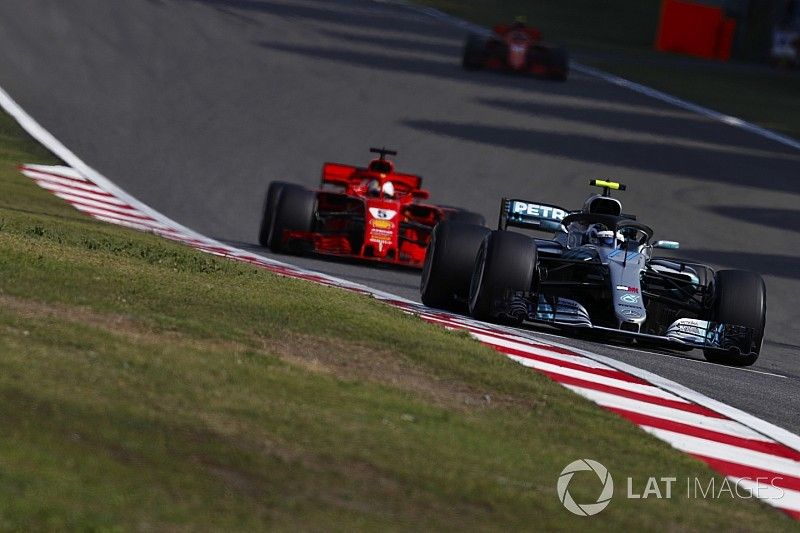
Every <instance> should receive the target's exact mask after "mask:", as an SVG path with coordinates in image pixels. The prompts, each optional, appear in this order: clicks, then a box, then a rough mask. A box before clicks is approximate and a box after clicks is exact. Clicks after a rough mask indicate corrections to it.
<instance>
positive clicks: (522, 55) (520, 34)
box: [487, 24, 544, 74]
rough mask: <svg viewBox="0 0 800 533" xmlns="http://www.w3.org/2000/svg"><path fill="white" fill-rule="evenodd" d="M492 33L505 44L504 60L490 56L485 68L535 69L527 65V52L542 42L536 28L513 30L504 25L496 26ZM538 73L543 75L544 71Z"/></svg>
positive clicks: (540, 33)
mask: <svg viewBox="0 0 800 533" xmlns="http://www.w3.org/2000/svg"><path fill="white" fill-rule="evenodd" d="M494 32H495V34H496V35H497V36H498V37H500V38H502V40H503V41H504V42H505V45H506V54H505V58H503V57H500V56H497V55H495V56H490V57H489V60H488V61H487V67H490V68H504V67H508V68H510V69H511V70H517V71H523V70H529V69H530V68H535V67H536V65H530V66H529V65H528V51H529V50H530V49H531V47H532V46H534V45H536V44H537V43H539V42H540V41H541V40H542V32H540V31H539V30H538V29H537V28H530V27H524V28H513V27H511V26H507V25H505V24H498V25H496V26H495V27H494ZM540 73H541V74H543V73H544V71H542V72H540Z"/></svg>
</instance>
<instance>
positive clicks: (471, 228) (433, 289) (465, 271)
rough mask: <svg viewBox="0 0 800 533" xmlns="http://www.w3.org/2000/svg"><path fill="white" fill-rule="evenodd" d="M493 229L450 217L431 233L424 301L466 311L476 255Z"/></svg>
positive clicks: (423, 279)
mask: <svg viewBox="0 0 800 533" xmlns="http://www.w3.org/2000/svg"><path fill="white" fill-rule="evenodd" d="M488 233H489V229H488V228H485V227H483V226H478V225H474V224H462V223H459V222H454V221H450V220H444V221H442V222H439V223H438V224H437V225H436V227H435V228H433V232H432V233H431V241H430V243H429V244H428V250H427V252H426V253H425V263H423V265H422V277H421V279H420V295H421V296H422V303H424V304H425V305H427V306H428V307H437V308H439V309H446V310H448V311H464V310H466V306H465V305H464V302H465V301H466V299H467V296H469V284H470V279H471V277H472V268H473V265H474V264H475V256H476V254H477V253H478V248H480V245H481V242H482V241H483V237H484V236H485V235H487V234H488Z"/></svg>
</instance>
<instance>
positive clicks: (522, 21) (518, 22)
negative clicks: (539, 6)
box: [511, 15, 528, 30]
mask: <svg viewBox="0 0 800 533" xmlns="http://www.w3.org/2000/svg"><path fill="white" fill-rule="evenodd" d="M527 22H528V17H526V16H525V15H517V16H516V17H514V22H513V23H511V27H512V28H513V29H515V30H521V29H523V28H525V26H526V25H527Z"/></svg>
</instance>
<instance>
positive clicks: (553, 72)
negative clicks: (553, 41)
mask: <svg viewBox="0 0 800 533" xmlns="http://www.w3.org/2000/svg"><path fill="white" fill-rule="evenodd" d="M547 64H548V67H549V68H548V78H550V79H551V80H557V81H567V76H568V75H569V56H568V55H567V51H566V50H564V49H563V48H551V49H550V53H549V54H548V57H547Z"/></svg>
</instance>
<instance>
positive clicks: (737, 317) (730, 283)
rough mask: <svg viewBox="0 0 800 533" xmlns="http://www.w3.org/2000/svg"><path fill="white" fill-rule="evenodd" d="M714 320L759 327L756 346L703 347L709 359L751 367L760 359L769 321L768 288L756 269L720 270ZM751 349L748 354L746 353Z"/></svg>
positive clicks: (713, 307)
mask: <svg viewBox="0 0 800 533" xmlns="http://www.w3.org/2000/svg"><path fill="white" fill-rule="evenodd" d="M711 321H712V322H717V323H720V324H731V325H735V326H746V327H748V328H753V329H754V330H755V338H754V339H753V343H752V344H753V346H755V349H754V350H753V351H750V350H749V349H748V348H749V347H747V346H743V347H742V349H740V350H736V349H734V350H732V351H725V352H723V351H720V350H709V349H706V350H703V352H704V355H705V357H706V359H707V360H709V361H711V362H713V363H720V364H724V365H731V366H750V365H752V364H753V363H755V362H756V359H758V354H759V353H760V351H761V344H762V342H763V340H764V327H765V325H766V321H767V289H766V286H765V285H764V280H763V279H762V278H761V276H759V275H758V274H756V273H755V272H749V271H746V270H720V271H718V272H717V274H716V276H715V277H714V300H713V305H712V315H711ZM744 352H747V353H744Z"/></svg>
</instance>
